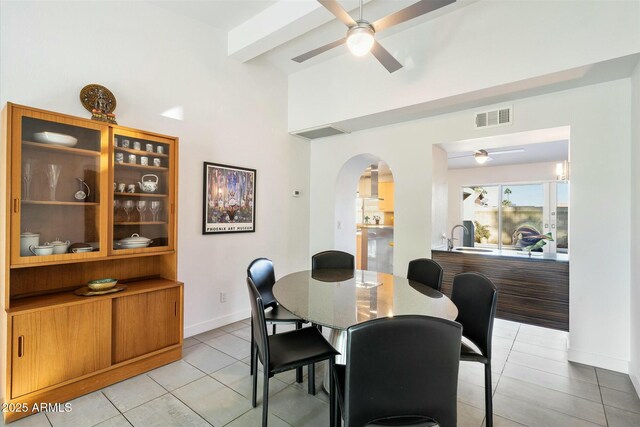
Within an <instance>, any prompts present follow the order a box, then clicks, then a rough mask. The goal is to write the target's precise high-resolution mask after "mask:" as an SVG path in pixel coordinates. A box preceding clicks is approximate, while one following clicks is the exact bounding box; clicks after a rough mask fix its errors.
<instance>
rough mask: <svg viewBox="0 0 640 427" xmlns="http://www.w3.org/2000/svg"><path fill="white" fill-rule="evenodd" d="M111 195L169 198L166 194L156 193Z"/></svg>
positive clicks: (118, 194)
mask: <svg viewBox="0 0 640 427" xmlns="http://www.w3.org/2000/svg"><path fill="white" fill-rule="evenodd" d="M113 195H114V196H121V197H169V195H168V194H158V193H113Z"/></svg>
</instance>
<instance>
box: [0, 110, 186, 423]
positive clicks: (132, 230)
mask: <svg viewBox="0 0 640 427" xmlns="http://www.w3.org/2000/svg"><path fill="white" fill-rule="evenodd" d="M2 131H3V140H2V145H1V147H0V168H1V170H0V177H1V178H0V179H1V180H2V181H4V182H2V183H1V184H0V191H1V192H2V196H1V197H0V212H2V213H1V214H0V245H1V246H2V248H3V253H4V257H3V264H2V266H3V268H2V271H1V274H0V288H1V293H0V300H1V302H2V310H1V312H0V316H1V320H0V322H1V323H0V345H1V346H2V348H0V363H1V367H0V369H1V371H0V372H1V374H0V379H2V381H1V387H2V390H1V396H2V397H3V399H4V406H3V409H4V419H5V421H12V420H15V419H18V418H21V417H23V416H26V415H29V414H30V413H32V412H34V404H35V405H38V406H39V405H40V404H41V403H57V402H65V401H67V400H69V399H72V398H74V397H77V396H79V395H82V394H85V393H88V392H91V391H94V390H97V389H100V388H102V387H104V386H106V385H109V384H112V383H115V382H118V381H121V380H123V379H126V378H129V377H132V376H134V375H137V374H139V373H141V372H144V371H147V370H150V369H153V368H155V367H158V366H161V365H164V364H166V363H169V362H171V361H175V360H178V359H179V358H180V357H181V356H182V329H183V326H182V321H183V320H182V319H183V284H182V283H181V282H179V281H177V268H176V267H177V252H176V249H177V244H176V237H177V184H178V171H177V167H178V139H177V138H174V137H169V136H164V135H159V134H156V133H152V132H146V131H141V130H135V129H130V128H125V127H122V126H117V125H110V124H107V123H101V122H96V121H92V120H88V119H82V118H77V117H72V116H68V115H65V114H58V113H53V112H49V111H43V110H39V109H35V108H31V107H23V106H19V105H14V104H7V106H6V107H5V108H4V110H3V113H2ZM119 184H120V185H119ZM123 187H124V189H123ZM134 187H135V188H134ZM129 191H133V192H129ZM132 236H133V237H132ZM47 243H49V245H46V244H47ZM36 246H45V247H44V248H40V249H38V248H36ZM47 246H48V247H53V250H54V253H51V254H49V253H48V252H49V251H51V249H48V248H47ZM101 278H115V279H118V281H119V282H118V286H119V287H120V288H125V287H126V289H123V290H120V291H118V292H111V293H104V294H99V295H91V296H82V295H77V294H76V293H75V291H76V290H78V289H79V288H82V287H84V286H86V284H87V282H89V281H91V280H96V279H101Z"/></svg>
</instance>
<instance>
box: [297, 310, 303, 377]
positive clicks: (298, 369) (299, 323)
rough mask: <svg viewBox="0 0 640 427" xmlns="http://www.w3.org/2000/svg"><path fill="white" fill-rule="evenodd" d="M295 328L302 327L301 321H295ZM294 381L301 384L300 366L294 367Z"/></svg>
mask: <svg viewBox="0 0 640 427" xmlns="http://www.w3.org/2000/svg"><path fill="white" fill-rule="evenodd" d="M296 329H302V322H296ZM296 382H297V383H298V384H302V366H300V367H299V368H296Z"/></svg>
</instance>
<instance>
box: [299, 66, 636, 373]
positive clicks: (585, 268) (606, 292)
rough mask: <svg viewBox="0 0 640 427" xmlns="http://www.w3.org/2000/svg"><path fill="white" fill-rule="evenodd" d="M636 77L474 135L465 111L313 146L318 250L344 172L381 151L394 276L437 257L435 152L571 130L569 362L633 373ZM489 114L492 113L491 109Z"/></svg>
mask: <svg viewBox="0 0 640 427" xmlns="http://www.w3.org/2000/svg"><path fill="white" fill-rule="evenodd" d="M630 87H631V85H630V80H629V79H623V80H618V81H613V82H609V83H603V84H599V85H593V86H588V87H584V88H579V89H573V90H568V91H564V92H557V93H554V94H550V95H543V96H538V97H532V98H526V99H520V100H517V101H514V102H513V107H514V117H516V118H517V119H516V121H515V122H514V124H513V125H512V126H505V127H499V128H493V129H484V130H479V131H477V130H473V126H472V123H473V117H474V116H473V111H469V110H468V111H461V112H457V113H452V114H446V115H441V116H436V117H431V118H426V119H422V120H416V121H413V122H407V123H403V124H398V125H391V126H385V127H380V128H376V129H371V130H366V131H361V132H356V133H353V134H348V135H341V136H337V137H332V138H327V139H324V140H318V141H315V142H312V143H311V206H310V210H311V224H312V225H313V226H312V227H311V238H310V248H311V252H314V251H315V250H316V249H321V248H326V247H330V246H331V245H332V244H333V238H334V237H333V236H334V233H335V231H336V230H335V229H334V227H335V225H334V221H333V218H334V216H333V215H334V206H333V205H332V202H333V201H334V199H335V191H336V189H335V183H336V177H337V175H338V172H339V171H340V169H341V167H342V165H343V164H344V163H345V162H347V160H349V159H350V158H352V157H354V156H356V155H358V154H361V153H374V154H375V155H376V156H378V157H379V158H380V159H382V160H384V161H386V162H387V163H388V164H389V166H390V168H391V169H392V170H393V174H394V181H395V190H396V195H395V235H394V243H395V246H394V270H395V273H396V274H404V273H405V272H406V268H407V264H408V262H409V260H411V259H413V258H417V257H421V256H428V255H429V254H430V247H431V242H432V235H431V234H432V222H433V217H432V170H433V168H434V166H433V164H432V145H433V144H437V143H443V142H452V141H459V140H464V139H470V138H478V137H487V136H492V135H500V134H504V133H514V132H522V131H530V130H537V129H546V128H552V127H558V126H570V127H571V142H570V158H571V160H572V176H571V193H570V197H571V207H572V209H571V211H570V218H569V227H570V236H571V237H570V238H571V243H570V244H571V248H572V253H571V267H570V268H571V273H570V274H571V288H570V289H571V290H570V293H571V294H570V329H571V332H570V349H569V354H570V358H571V360H575V361H578V362H582V363H588V364H592V365H596V366H602V367H605V368H609V369H614V370H618V371H623V372H626V371H627V370H628V362H629V328H630V326H629V322H630V315H629V302H628V301H629V271H630V255H629V249H630V225H631V223H630V209H631V205H630V201H629V194H630V192H631V175H630V164H629V160H628V159H629V153H630V138H631V137H630V131H629V130H630V128H631V123H630V115H629V111H630ZM489 107H490V106H489Z"/></svg>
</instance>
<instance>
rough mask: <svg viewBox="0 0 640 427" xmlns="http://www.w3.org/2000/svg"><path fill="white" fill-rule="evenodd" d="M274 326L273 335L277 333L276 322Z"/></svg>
mask: <svg viewBox="0 0 640 427" xmlns="http://www.w3.org/2000/svg"><path fill="white" fill-rule="evenodd" d="M272 328H273V329H272V331H273V335H275V334H276V324H275V323H274V324H273V326H272Z"/></svg>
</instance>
